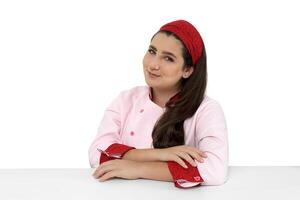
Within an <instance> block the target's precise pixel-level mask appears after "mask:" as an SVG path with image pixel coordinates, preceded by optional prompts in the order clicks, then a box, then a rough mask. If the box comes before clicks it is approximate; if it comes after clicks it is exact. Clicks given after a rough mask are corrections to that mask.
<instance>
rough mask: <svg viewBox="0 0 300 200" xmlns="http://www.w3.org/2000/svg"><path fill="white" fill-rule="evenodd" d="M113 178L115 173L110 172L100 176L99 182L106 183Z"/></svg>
mask: <svg viewBox="0 0 300 200" xmlns="http://www.w3.org/2000/svg"><path fill="white" fill-rule="evenodd" d="M113 177H115V171H110V172H107V173H105V174H104V175H103V176H101V177H100V178H99V181H100V182H103V181H106V180H108V179H111V178H113Z"/></svg>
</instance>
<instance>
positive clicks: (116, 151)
mask: <svg viewBox="0 0 300 200" xmlns="http://www.w3.org/2000/svg"><path fill="white" fill-rule="evenodd" d="M131 149H135V148H134V147H131V146H127V145H124V144H119V143H114V144H112V145H110V146H109V147H108V148H107V149H106V150H105V151H103V150H101V149H98V151H99V152H101V156H100V162H99V164H101V163H103V162H106V161H109V160H114V159H120V158H122V157H123V155H124V154H125V153H126V152H127V151H129V150H131Z"/></svg>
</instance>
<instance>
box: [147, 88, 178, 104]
mask: <svg viewBox="0 0 300 200" xmlns="http://www.w3.org/2000/svg"><path fill="white" fill-rule="evenodd" d="M178 92H179V90H178V89H174V90H160V89H157V88H152V101H153V102H154V103H155V104H157V105H159V106H160V107H162V108H164V107H165V105H166V103H167V102H168V101H169V100H170V98H171V97H173V96H174V95H175V94H177V93H178Z"/></svg>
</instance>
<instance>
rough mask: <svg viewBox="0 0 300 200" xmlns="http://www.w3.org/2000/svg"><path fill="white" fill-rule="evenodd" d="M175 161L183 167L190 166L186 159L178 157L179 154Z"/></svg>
mask: <svg viewBox="0 0 300 200" xmlns="http://www.w3.org/2000/svg"><path fill="white" fill-rule="evenodd" d="M173 161H175V162H177V163H178V164H179V165H181V166H182V167H183V168H188V166H187V165H186V164H185V163H184V161H183V160H182V159H181V158H180V157H178V156H174V159H173Z"/></svg>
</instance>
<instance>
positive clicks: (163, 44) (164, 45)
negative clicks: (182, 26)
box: [151, 33, 182, 55]
mask: <svg viewBox="0 0 300 200" xmlns="http://www.w3.org/2000/svg"><path fill="white" fill-rule="evenodd" d="M151 45H153V46H154V47H156V48H157V50H158V51H168V52H171V53H173V54H175V55H181V48H182V44H181V42H180V41H179V40H178V39H176V38H175V37H174V36H172V35H169V36H167V35H166V34H165V33H157V34H156V35H155V36H154V37H153V39H152V41H151Z"/></svg>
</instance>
